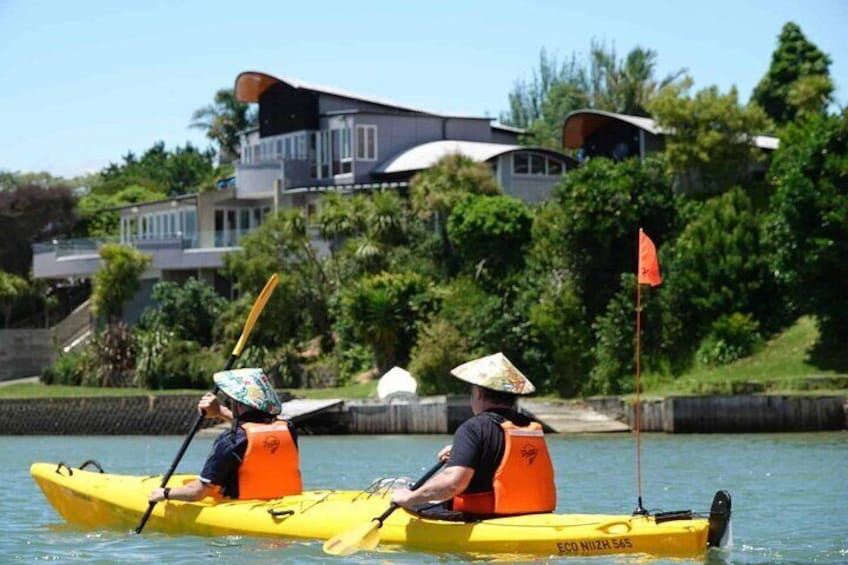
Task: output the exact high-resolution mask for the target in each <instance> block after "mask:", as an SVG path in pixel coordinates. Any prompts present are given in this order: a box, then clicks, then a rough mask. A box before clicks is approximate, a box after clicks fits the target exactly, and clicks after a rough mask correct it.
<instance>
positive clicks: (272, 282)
mask: <svg viewBox="0 0 848 565" xmlns="http://www.w3.org/2000/svg"><path fill="white" fill-rule="evenodd" d="M279 281H280V279H279V277H278V276H277V273H274V274H273V275H271V277H270V278H269V279H268V282H266V283H265V287H264V288H263V289H262V292H260V293H259V296H257V297H256V301H255V302H254V303H253V307H251V309H250V313H249V314H248V315H247V320H245V322H244V328H243V329H242V331H241V336H239V340H238V342H236V346H235V347H234V348H233V352H232V353H231V354H230V358H229V359H228V360H227V364H226V365H225V366H224V370H225V371H229V370H230V369H232V368H233V365H235V362H236V359H238V358H239V355H241V352H242V350H243V349H244V346H245V344H246V343H247V337H248V336H249V335H250V331H251V330H252V329H253V326H254V324H256V320H257V318H259V314H261V313H262V310H263V309H264V308H265V304H267V303H268V299H269V298H271V294H272V293H273V292H274V289H275V288H276V287H277V283H278V282H279ZM217 390H218V388H217V387H215V388H214V389H213V393H215V392H217ZM203 417H204V414H203V412H202V411H201V412H198V413H197V416H195V418H194V422H193V423H192V425H191V429H190V430H189V432H188V435H186V437H185V439H184V440H183V444H182V445H181V446H180V450H179V451H178V452H177V456H176V457H174V460H173V462H172V463H171V466H170V467H169V468H168V472H167V473H165V474H164V475H163V476H162V483H161V484H160V485H159V486H160V488H165V486H166V485H167V484H168V481H169V480H170V479H171V475H173V474H174V471H175V470H176V468H177V465H179V464H180V460H181V459H182V458H183V455H184V454H185V452H186V449H188V446H189V444H190V443H191V440H192V439H193V438H194V435H195V434H196V433H197V430H199V429H200V424H202V423H203ZM155 506H156V503H155V502H149V503H148V504H147V510H145V512H144V515H143V516H142V517H141V521H140V522H139V523H138V527H137V528H136V529H135V530H134V531H135V533H136V534H140V533H141V531H142V530H143V529H144V525H145V524H146V523H147V520H148V519H149V518H150V514H151V513H152V512H153V508H154V507H155Z"/></svg>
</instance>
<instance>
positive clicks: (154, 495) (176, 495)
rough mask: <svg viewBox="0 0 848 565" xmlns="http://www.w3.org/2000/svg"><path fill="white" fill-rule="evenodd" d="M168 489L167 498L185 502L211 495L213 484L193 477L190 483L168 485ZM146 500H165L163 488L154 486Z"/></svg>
mask: <svg viewBox="0 0 848 565" xmlns="http://www.w3.org/2000/svg"><path fill="white" fill-rule="evenodd" d="M169 488H170V490H169V492H168V498H167V500H183V501H186V502H193V501H195V500H200V499H201V498H205V497H207V496H211V495H212V489H213V488H214V486H213V485H211V484H207V483H204V482H202V481H200V479H194V480H193V481H191V482H190V483H187V484H185V485H182V486H178V487H169ZM147 500H148V502H161V501H162V500H165V489H163V488H155V489H153V492H151V493H150V496H149V497H148V498H147Z"/></svg>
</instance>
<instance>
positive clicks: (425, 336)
mask: <svg viewBox="0 0 848 565" xmlns="http://www.w3.org/2000/svg"><path fill="white" fill-rule="evenodd" d="M469 353H470V352H469V345H468V340H466V339H465V337H464V336H463V335H462V334H461V333H460V332H459V330H458V329H456V327H454V326H453V325H452V324H451V323H450V322H447V321H445V320H441V319H436V320H432V321H431V322H430V323H428V324H427V325H426V326H424V327H423V328H422V329H421V330H420V331H419V332H418V341H417V342H416V343H415V347H414V348H413V349H412V355H411V361H410V363H409V372H410V373H412V375H413V376H415V377H416V378H417V379H418V385H419V388H418V392H419V393H421V394H446V393H450V392H462V391H464V390H465V388H466V387H465V385H464V384H463V383H462V381H460V380H458V379H455V378H453V377H452V376H451V374H450V370H451V369H453V368H454V367H456V366H457V365H460V364H461V363H464V362H466V361H468V359H469V358H470V355H469Z"/></svg>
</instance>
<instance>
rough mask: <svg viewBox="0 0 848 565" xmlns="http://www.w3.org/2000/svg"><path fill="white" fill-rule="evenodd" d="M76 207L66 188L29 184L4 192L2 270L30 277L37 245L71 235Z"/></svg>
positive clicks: (0, 244) (0, 204)
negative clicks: (34, 247) (34, 244)
mask: <svg viewBox="0 0 848 565" xmlns="http://www.w3.org/2000/svg"><path fill="white" fill-rule="evenodd" d="M75 203H76V199H75V198H74V195H73V194H72V193H71V190H70V189H69V188H68V187H66V186H50V187H47V188H45V187H42V186H39V185H35V184H28V185H23V186H18V187H16V188H13V189H11V190H3V191H0V226H2V232H3V234H2V237H0V270H4V271H8V272H10V273H13V274H16V275H18V276H21V277H24V276H27V275H28V273H29V271H30V269H31V268H32V253H33V243H34V242H43V241H49V240H52V239H53V238H61V237H64V236H67V235H68V234H70V233H71V230H72V228H73V225H74V221H75V217H74V205H75Z"/></svg>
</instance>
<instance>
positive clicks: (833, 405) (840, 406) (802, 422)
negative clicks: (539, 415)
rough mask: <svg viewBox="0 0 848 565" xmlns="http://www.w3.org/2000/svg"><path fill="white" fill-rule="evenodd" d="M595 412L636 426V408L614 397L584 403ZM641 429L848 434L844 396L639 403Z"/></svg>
mask: <svg viewBox="0 0 848 565" xmlns="http://www.w3.org/2000/svg"><path fill="white" fill-rule="evenodd" d="M587 403H588V404H589V405H591V406H592V407H593V408H594V409H595V410H597V411H598V412H601V413H603V414H606V415H607V416H610V417H612V418H615V419H617V420H621V421H625V422H627V423H628V425H629V426H630V427H631V428H632V427H634V425H635V422H636V418H635V408H634V405H633V404H630V403H626V402H624V401H622V400H621V399H620V398H617V397H608V398H593V399H589V400H587ZM640 412H641V418H640V424H641V426H640V429H641V430H642V431H644V432H668V433H713V432H715V433H749V432H751V433H755V432H808V431H809V432H814V431H826V430H842V429H846V428H848V399H846V398H845V397H842V396H779V395H735V396H676V397H669V398H666V399H663V400H646V401H645V400H643V401H642V406H641V409H640Z"/></svg>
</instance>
